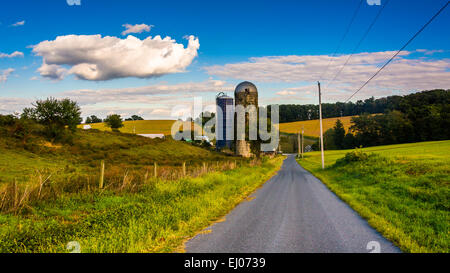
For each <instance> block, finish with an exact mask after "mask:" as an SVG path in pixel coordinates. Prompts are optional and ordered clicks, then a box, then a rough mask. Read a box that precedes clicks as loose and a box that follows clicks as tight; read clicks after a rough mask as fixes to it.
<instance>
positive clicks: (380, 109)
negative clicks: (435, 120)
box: [269, 89, 449, 123]
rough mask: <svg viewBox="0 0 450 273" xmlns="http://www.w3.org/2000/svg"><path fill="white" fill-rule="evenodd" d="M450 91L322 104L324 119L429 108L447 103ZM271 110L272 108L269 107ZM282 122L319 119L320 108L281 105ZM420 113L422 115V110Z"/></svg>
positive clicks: (314, 106) (307, 105)
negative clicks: (421, 106) (416, 107)
mask: <svg viewBox="0 0 450 273" xmlns="http://www.w3.org/2000/svg"><path fill="white" fill-rule="evenodd" d="M448 91H449V90H443V89H435V90H430V91H423V92H419V93H414V94H410V95H406V96H388V97H383V98H379V99H375V98H374V97H371V98H369V99H366V100H358V101H357V102H356V103H354V102H347V103H344V102H336V103H323V104H322V117H323V118H334V117H341V116H357V115H362V114H364V113H368V114H380V113H385V112H387V111H393V110H399V111H402V112H405V111H407V110H408V109H406V108H407V107H413V106H415V105H417V103H420V105H423V106H428V105H435V104H439V101H442V102H445V101H448V100H449V94H448ZM269 108H270V107H269ZM279 109H280V122H281V123H283V122H294V121H303V120H312V119H319V106H318V105H313V104H306V105H296V104H283V105H279ZM416 110H419V112H418V113H422V110H420V109H416Z"/></svg>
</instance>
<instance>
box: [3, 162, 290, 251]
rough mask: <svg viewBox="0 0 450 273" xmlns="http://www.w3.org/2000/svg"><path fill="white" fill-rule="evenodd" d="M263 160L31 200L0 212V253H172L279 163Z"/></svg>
mask: <svg viewBox="0 0 450 273" xmlns="http://www.w3.org/2000/svg"><path fill="white" fill-rule="evenodd" d="M282 160H283V158H282V157H277V158H274V159H270V160H264V161H263V163H262V164H261V165H259V166H250V165H244V166H243V167H240V168H236V169H234V170H229V171H225V172H214V173H209V174H206V175H204V176H201V177H197V178H185V179H180V180H176V181H162V180H158V181H153V182H150V183H147V184H146V185H144V186H143V187H142V188H141V189H140V190H139V191H138V192H133V193H130V192H124V193H120V194H118V193H117V192H112V191H104V192H102V193H101V192H93V193H80V194H71V195H64V196H62V197H61V198H58V199H56V200H46V201H41V202H37V203H36V204H34V205H33V208H32V212H30V213H28V214H25V215H12V214H0V252H67V250H66V248H65V247H66V244H67V243H68V242H69V241H78V242H79V243H80V245H81V251H82V252H173V251H175V250H178V251H182V247H181V248H180V246H182V244H183V241H185V240H186V239H187V238H189V237H192V236H194V235H195V234H196V233H197V232H199V231H201V230H202V229H204V228H205V227H207V226H209V225H210V224H211V223H212V222H213V221H215V220H217V219H219V218H220V217H222V216H223V215H225V214H226V213H227V212H229V211H230V210H231V209H232V208H233V207H234V206H235V205H237V204H238V203H239V202H241V201H242V200H243V199H244V198H245V197H246V196H248V195H249V194H250V193H251V192H253V191H254V190H255V189H257V188H258V187H259V186H261V185H262V184H263V183H264V182H265V181H267V180H268V179H269V178H270V176H272V175H273V174H274V173H275V172H276V171H277V170H278V169H279V168H280V166H281V164H282Z"/></svg>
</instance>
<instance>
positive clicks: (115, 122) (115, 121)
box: [105, 114, 123, 131]
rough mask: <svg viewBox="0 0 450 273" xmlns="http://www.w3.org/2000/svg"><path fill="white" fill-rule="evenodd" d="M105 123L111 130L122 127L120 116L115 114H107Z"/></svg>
mask: <svg viewBox="0 0 450 273" xmlns="http://www.w3.org/2000/svg"><path fill="white" fill-rule="evenodd" d="M105 123H106V125H107V126H108V127H110V128H111V129H112V130H113V131H118V129H119V128H122V127H123V122H122V117H121V116H120V115H117V114H114V115H109V116H107V117H106V119H105Z"/></svg>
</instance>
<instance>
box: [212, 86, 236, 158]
mask: <svg viewBox="0 0 450 273" xmlns="http://www.w3.org/2000/svg"><path fill="white" fill-rule="evenodd" d="M216 107H217V111H216V149H217V150H220V149H222V148H224V147H227V148H230V149H231V146H232V143H233V136H234V134H233V128H234V127H233V126H234V125H233V120H234V100H233V98H232V97H228V96H227V95H226V94H225V93H223V92H220V93H219V94H218V95H217V96H216Z"/></svg>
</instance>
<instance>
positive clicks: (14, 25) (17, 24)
mask: <svg viewBox="0 0 450 273" xmlns="http://www.w3.org/2000/svg"><path fill="white" fill-rule="evenodd" d="M23 25H25V20H24V21H19V22H17V23H14V24H12V25H11V26H13V27H18V26H23Z"/></svg>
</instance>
